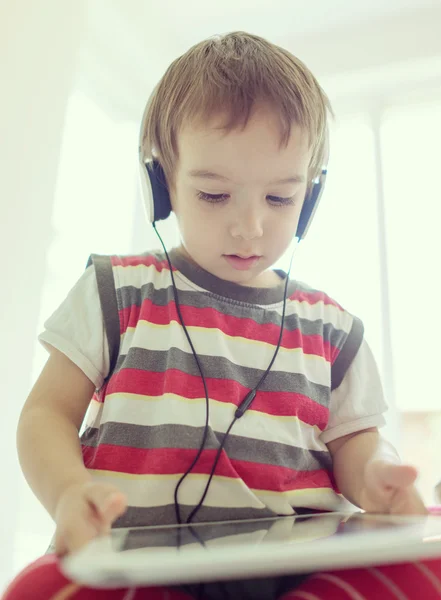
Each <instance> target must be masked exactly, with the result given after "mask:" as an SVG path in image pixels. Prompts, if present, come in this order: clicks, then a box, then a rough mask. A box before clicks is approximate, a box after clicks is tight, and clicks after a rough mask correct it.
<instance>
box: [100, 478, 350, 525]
mask: <svg viewBox="0 0 441 600" xmlns="http://www.w3.org/2000/svg"><path fill="white" fill-rule="evenodd" d="M90 472H91V473H92V475H93V478H94V480H96V481H99V482H102V483H112V484H114V485H116V486H117V487H118V489H120V490H121V492H123V493H124V494H126V496H127V499H128V503H129V505H130V506H135V507H144V508H153V507H156V506H164V505H168V504H171V503H173V494H174V491H175V487H176V484H177V483H178V481H179V479H180V478H181V474H179V473H178V474H173V475H132V474H128V473H119V472H115V471H99V470H94V469H90ZM207 481H208V475H206V474H194V473H191V474H190V475H188V476H187V478H186V480H185V481H184V483H183V484H182V485H181V487H180V488H179V502H180V503H182V504H189V505H195V504H198V502H199V500H200V498H201V496H202V494H203V492H204V490H205V486H206V483H207ZM204 506H209V507H214V508H253V509H262V508H265V507H267V508H269V509H271V510H273V511H274V512H276V513H277V514H280V515H291V514H292V510H293V507H294V510H295V507H296V506H299V507H304V506H308V507H310V508H311V509H314V508H317V509H319V510H320V509H323V510H332V511H336V510H338V509H341V507H342V503H341V501H340V499H339V496H338V495H337V494H336V493H335V492H333V491H332V490H330V489H326V488H313V489H309V490H292V491H289V492H265V491H263V490H253V489H251V488H248V487H247V486H246V485H245V483H244V482H243V481H242V479H230V478H228V477H220V476H217V475H215V476H214V477H213V479H212V481H211V484H210V487H209V490H208V494H207V496H206V498H205V500H204Z"/></svg>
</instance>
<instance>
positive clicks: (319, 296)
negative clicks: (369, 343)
mask: <svg viewBox="0 0 441 600" xmlns="http://www.w3.org/2000/svg"><path fill="white" fill-rule="evenodd" d="M289 300H290V301H291V302H292V303H293V304H294V305H295V308H296V312H297V314H298V315H299V316H300V317H304V318H307V319H310V320H316V319H323V320H324V321H327V322H332V323H334V324H335V325H336V326H337V327H339V328H340V327H343V328H344V329H347V327H350V326H351V324H352V322H353V321H354V320H359V319H358V318H357V317H356V316H355V315H354V314H352V313H351V312H350V311H349V310H347V309H346V308H345V307H344V306H343V305H342V304H341V303H340V302H339V301H337V300H336V299H335V298H334V297H333V296H332V295H330V294H328V293H327V292H325V291H324V290H323V289H320V288H317V287H313V286H311V285H309V284H308V283H305V282H304V281H299V280H296V281H295V285H294V291H293V292H292V293H291V294H290V296H289Z"/></svg>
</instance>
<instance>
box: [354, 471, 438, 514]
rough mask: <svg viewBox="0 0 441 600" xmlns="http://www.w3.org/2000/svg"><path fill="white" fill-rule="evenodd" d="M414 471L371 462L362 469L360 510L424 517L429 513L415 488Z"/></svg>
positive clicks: (415, 476)
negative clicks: (362, 480) (362, 484)
mask: <svg viewBox="0 0 441 600" xmlns="http://www.w3.org/2000/svg"><path fill="white" fill-rule="evenodd" d="M417 475H418V472H417V470H416V469H415V467H412V466H410V465H401V464H395V463H392V462H388V461H386V460H380V459H372V460H370V461H369V462H368V463H367V464H366V467H365V472H364V487H363V489H362V491H361V495H360V508H362V509H363V510H365V511H366V512H372V513H387V514H392V515H426V514H428V511H427V509H426V507H425V506H424V503H423V501H422V499H421V496H420V495H419V493H418V492H417V490H416V488H415V485H414V483H415V480H416V478H417Z"/></svg>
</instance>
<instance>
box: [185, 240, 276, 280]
mask: <svg viewBox="0 0 441 600" xmlns="http://www.w3.org/2000/svg"><path fill="white" fill-rule="evenodd" d="M176 250H177V252H178V253H179V254H180V255H181V256H183V257H184V258H185V259H186V260H188V261H190V262H192V263H193V264H195V265H197V266H199V265H198V264H197V262H196V261H195V260H194V259H193V257H192V256H190V254H189V253H188V252H187V250H186V249H185V248H184V247H183V246H179V247H178V248H177V249H176ZM282 281H283V279H282V277H280V275H278V274H277V273H276V272H275V271H273V270H272V269H268V270H267V271H264V272H263V273H260V275H259V276H258V277H256V278H255V279H253V280H252V281H251V282H250V283H241V284H238V285H242V286H243V287H251V288H273V287H277V286H279V285H280V284H281V282H282Z"/></svg>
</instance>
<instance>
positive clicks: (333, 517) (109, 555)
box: [62, 513, 441, 588]
mask: <svg viewBox="0 0 441 600" xmlns="http://www.w3.org/2000/svg"><path fill="white" fill-rule="evenodd" d="M429 557H441V517H440V516H427V517H404V516H397V517H393V516H386V515H384V516H383V515H382V516H378V515H368V514H364V513H330V514H329V513H327V514H315V515H304V516H294V517H277V518H274V519H259V520H248V521H228V522H222V523H198V524H194V525H191V526H189V525H182V526H163V527H139V528H133V529H114V530H112V532H111V534H110V535H109V536H106V537H101V538H97V539H95V540H93V541H92V542H90V543H89V544H88V545H87V546H85V547H84V548H83V549H82V550H80V551H79V552H77V553H75V554H72V555H70V556H67V557H66V558H64V559H63V561H62V569H63V571H64V572H65V574H66V575H67V576H68V577H69V578H71V579H74V580H75V581H78V582H79V583H83V584H86V585H89V586H96V587H108V588H112V587H122V586H150V585H181V584H186V583H200V582H208V581H222V580H235V579H246V578H256V577H274V576H281V575H291V574H295V573H309V572H312V571H318V570H323V569H330V568H332V569H338V568H345V567H355V566H365V565H373V564H381V563H392V562H401V561H408V560H417V559H422V558H429Z"/></svg>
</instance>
